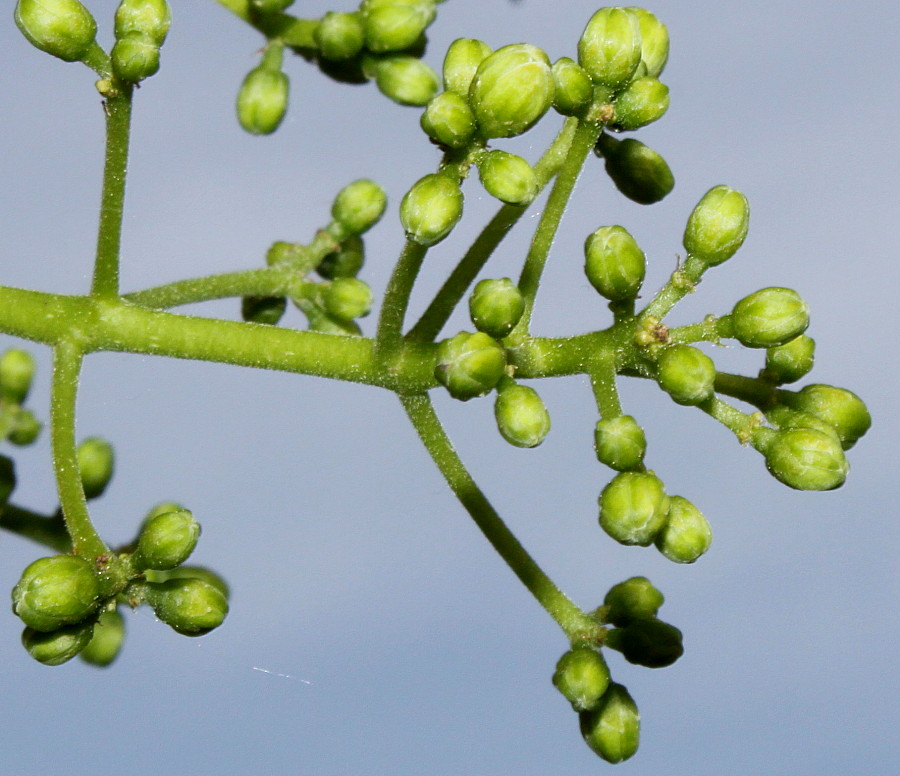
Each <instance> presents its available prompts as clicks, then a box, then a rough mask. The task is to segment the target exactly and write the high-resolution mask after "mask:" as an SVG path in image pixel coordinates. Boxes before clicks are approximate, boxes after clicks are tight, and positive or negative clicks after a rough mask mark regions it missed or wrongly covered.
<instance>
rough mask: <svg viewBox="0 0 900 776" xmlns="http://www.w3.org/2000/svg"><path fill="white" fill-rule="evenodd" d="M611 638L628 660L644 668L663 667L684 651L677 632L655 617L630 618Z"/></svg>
mask: <svg viewBox="0 0 900 776" xmlns="http://www.w3.org/2000/svg"><path fill="white" fill-rule="evenodd" d="M615 641H616V642H617V644H616V647H615V648H616V649H618V650H619V651H620V652H621V653H622V654H623V655H624V656H625V659H626V660H627V661H628V662H629V663H634V664H635V665H639V666H644V667H646V668H665V667H666V666H670V665H672V663H674V662H675V661H676V660H678V658H680V657H681V656H682V655H683V654H684V647H683V646H682V644H681V631H680V630H678V628H676V627H675V626H673V625H669V624H668V623H667V622H662V621H661V620H657V619H645V620H633V621H632V622H630V623H629V624H628V625H626V626H625V627H624V628H623V629H622V630H621V631H619V632H618V634H617V638H616V639H615Z"/></svg>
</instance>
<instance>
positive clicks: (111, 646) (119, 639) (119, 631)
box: [81, 609, 125, 668]
mask: <svg viewBox="0 0 900 776" xmlns="http://www.w3.org/2000/svg"><path fill="white" fill-rule="evenodd" d="M124 641H125V618H124V617H122V615H121V614H120V613H119V610H118V609H110V610H108V611H105V612H103V614H101V615H100V618H99V619H98V620H97V624H96V625H95V626H94V635H93V637H92V638H91V640H90V641H89V642H88V643H87V645H86V646H85V647H84V649H82V650H81V659H82V660H83V661H84V662H85V663H90V664H91V665H92V666H98V667H100V668H102V667H104V666H108V665H109V664H110V663H112V662H113V661H114V660H115V659H116V658H117V657H118V656H119V652H120V651H121V649H122V643H123V642H124Z"/></svg>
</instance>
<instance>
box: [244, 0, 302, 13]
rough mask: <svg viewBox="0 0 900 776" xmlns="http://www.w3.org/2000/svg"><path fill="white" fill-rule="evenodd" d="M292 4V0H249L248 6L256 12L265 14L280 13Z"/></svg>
mask: <svg viewBox="0 0 900 776" xmlns="http://www.w3.org/2000/svg"><path fill="white" fill-rule="evenodd" d="M293 4H294V0H250V7H251V8H252V9H253V10H254V11H256V13H258V14H261V15H263V16H266V15H268V14H273V13H282V12H283V11H286V10H287V9H288V8H290V7H291V6H292V5H293Z"/></svg>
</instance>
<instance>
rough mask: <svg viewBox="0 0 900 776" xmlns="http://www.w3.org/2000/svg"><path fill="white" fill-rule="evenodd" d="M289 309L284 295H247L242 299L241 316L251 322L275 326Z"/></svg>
mask: <svg viewBox="0 0 900 776" xmlns="http://www.w3.org/2000/svg"><path fill="white" fill-rule="evenodd" d="M286 309H287V299H285V298H284V297H283V296H245V297H243V298H242V299H241V318H243V319H244V320H245V321H247V322H249V323H265V324H267V325H269V326H275V325H276V324H277V323H278V321H280V320H281V316H282V315H284V311H285V310H286Z"/></svg>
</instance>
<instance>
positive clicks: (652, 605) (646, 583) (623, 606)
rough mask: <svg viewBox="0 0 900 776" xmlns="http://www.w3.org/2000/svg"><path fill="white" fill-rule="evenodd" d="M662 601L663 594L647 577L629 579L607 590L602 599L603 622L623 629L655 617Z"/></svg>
mask: <svg viewBox="0 0 900 776" xmlns="http://www.w3.org/2000/svg"><path fill="white" fill-rule="evenodd" d="M664 601H665V598H664V597H663V594H662V593H661V592H660V591H659V590H657V589H656V588H655V587H654V586H653V585H652V584H651V583H650V580H649V579H647V577H631V579H626V580H625V581H624V582H619V584H617V585H613V586H612V587H611V588H610V589H609V592H608V593H607V594H606V597H605V598H604V599H603V605H604V606H605V607H606V616H605V617H604V621H605V622H608V623H612V624H613V625H617V626H619V627H624V626H626V625H628V624H629V623H630V622H633V621H634V620H646V619H649V618H652V617H656V613H657V612H658V611H659V607H660V606H662V605H663V602H664Z"/></svg>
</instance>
